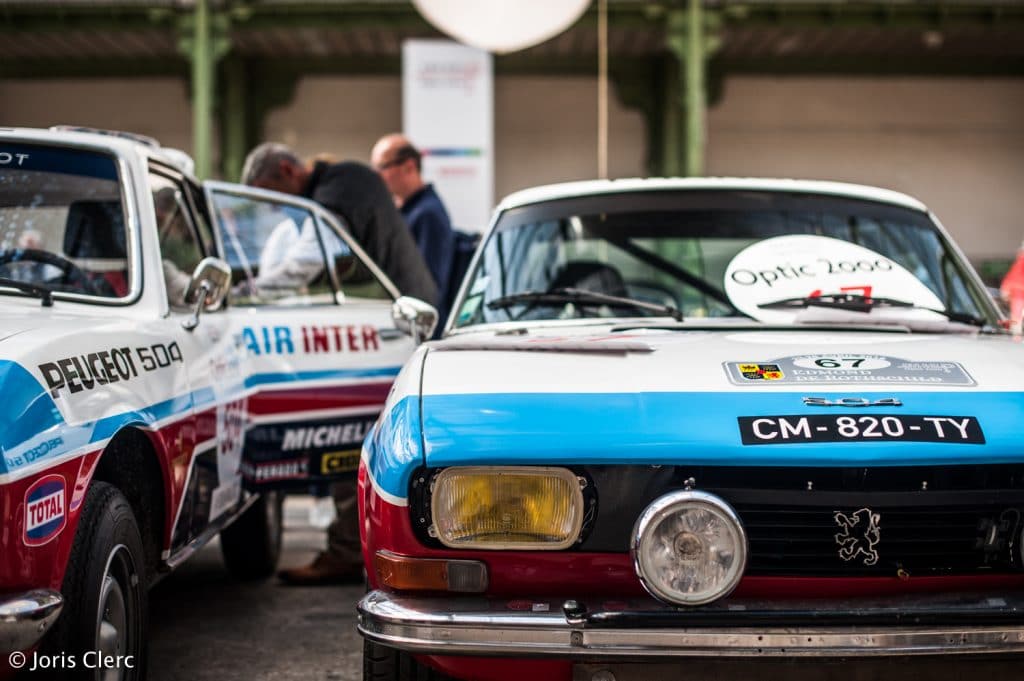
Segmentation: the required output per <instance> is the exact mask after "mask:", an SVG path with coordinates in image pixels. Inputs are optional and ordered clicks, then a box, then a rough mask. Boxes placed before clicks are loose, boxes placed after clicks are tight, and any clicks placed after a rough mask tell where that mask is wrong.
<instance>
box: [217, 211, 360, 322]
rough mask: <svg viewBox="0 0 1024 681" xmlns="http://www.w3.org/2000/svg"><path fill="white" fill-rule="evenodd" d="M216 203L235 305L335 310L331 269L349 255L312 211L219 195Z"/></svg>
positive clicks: (340, 242) (343, 245) (341, 243)
mask: <svg viewBox="0 0 1024 681" xmlns="http://www.w3.org/2000/svg"><path fill="white" fill-rule="evenodd" d="M213 202H214V207H215V211H216V219H217V224H218V228H219V229H220V230H221V239H222V242H223V244H224V251H225V256H226V258H225V259H226V260H227V263H228V264H229V265H230V266H231V270H232V283H233V287H232V292H231V296H230V298H231V301H232V303H233V304H235V305H243V306H244V305H281V306H288V305H299V304H302V305H309V304H313V305H316V304H320V305H333V304H335V303H336V301H335V298H334V287H333V281H332V274H331V272H330V270H329V269H328V268H327V262H328V256H327V255H325V253H327V254H329V255H330V260H332V261H333V259H334V258H335V257H340V256H341V255H342V254H343V253H344V252H345V250H346V248H347V247H346V246H345V244H344V243H343V242H342V241H341V240H340V239H339V238H338V237H337V236H336V235H334V234H333V233H330V232H328V231H327V230H325V229H323V228H322V227H321V226H320V225H319V223H318V221H317V219H316V216H315V215H314V214H313V213H312V212H311V211H309V210H307V209H305V208H302V207H300V206H295V205H291V204H287V203H276V202H273V201H268V200H260V199H255V198H251V197H247V196H236V195H233V194H228V193H223V192H214V193H213Z"/></svg>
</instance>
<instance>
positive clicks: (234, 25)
mask: <svg viewBox="0 0 1024 681" xmlns="http://www.w3.org/2000/svg"><path fill="white" fill-rule="evenodd" d="M678 4H680V3H674V2H672V1H671V0H669V1H662V2H648V1H644V0H610V2H609V6H610V9H609V11H610V21H609V24H610V33H609V47H610V52H611V54H612V56H613V57H615V56H619V57H644V56H649V55H653V54H657V53H659V52H664V51H665V49H666V48H665V25H664V21H663V17H664V16H665V15H666V13H667V12H669V11H670V10H671V9H672V8H673V7H674V6H675V5H678ZM195 5H196V0H113V1H110V0H34V1H32V2H25V1H24V0H19V1H15V0H0V32H2V34H3V40H0V62H2V66H0V73H2V74H3V75H4V76H8V77H10V76H15V77H16V76H18V75H19V69H21V70H23V71H25V72H32V73H37V74H38V73H42V72H44V71H46V68H45V66H46V65H45V62H47V61H54V62H55V61H57V60H67V59H68V58H74V59H84V60H98V62H102V61H103V60H106V61H107V62H114V61H116V60H124V59H129V58H130V59H131V60H134V64H135V68H137V69H140V70H146V69H149V70H152V69H153V68H154V67H155V62H157V61H160V60H179V61H181V62H182V63H184V59H185V55H184V54H183V53H182V51H181V50H180V49H179V47H180V37H181V31H182V28H183V21H184V23H187V21H185V20H187V17H188V16H189V15H190V13H191V11H192V9H193V7H194V6H195ZM704 5H705V8H706V11H707V12H709V13H711V16H713V17H714V19H713V20H714V23H715V24H716V25H715V26H714V27H713V28H714V31H715V33H716V35H717V40H718V42H719V48H718V50H717V51H716V54H715V58H716V59H717V60H719V61H722V62H725V63H729V62H733V63H735V64H736V65H737V66H742V68H744V69H746V70H750V69H754V70H756V69H757V68H758V64H760V66H759V68H763V69H765V70H771V69H772V68H773V67H782V66H784V67H785V68H786V69H792V68H793V64H794V63H796V62H800V61H805V62H807V61H808V60H826V61H828V60H832V61H833V62H835V63H836V64H837V65H838V66H842V67H843V68H844V69H849V68H850V66H851V64H849V62H850V61H851V60H856V59H868V60H869V61H868V62H867V66H865V68H869V69H870V68H880V67H882V66H884V65H883V64H881V63H879V62H880V60H883V59H909V60H913V62H914V64H913V65H907V66H912V68H914V69H916V70H921V69H926V68H928V65H929V64H932V65H933V66H934V68H937V69H939V70H943V69H944V68H953V69H955V68H956V62H958V61H959V62H961V64H962V66H961V67H962V68H968V67H967V66H966V65H964V64H963V62H964V61H965V60H968V61H973V62H975V66H974V67H973V68H975V69H977V68H978V64H977V62H978V61H979V60H980V61H981V62H984V68H987V69H992V70H996V71H1005V72H1016V73H1021V72H1024V2H1021V1H1020V0H995V1H989V2H986V1H984V0H944V1H942V2H930V1H921V0H902V1H899V0H897V1H893V0H888V1H883V0H875V1H867V0H865V1H857V2H852V1H848V0H742V1H740V0H718V1H715V0H708V1H706V2H705V3H704ZM209 6H210V10H211V12H213V15H214V17H215V18H216V19H215V22H216V23H218V24H220V26H219V28H220V30H221V32H222V33H223V34H224V37H225V38H227V39H228V40H229V41H230V44H231V50H232V52H234V53H236V54H238V55H241V56H244V57H253V58H274V59H277V58H292V59H306V60H335V61H336V62H337V64H336V66H337V69H338V70H342V71H358V70H359V69H358V65H355V64H346V63H345V61H346V60H349V59H360V60H363V62H364V67H363V68H365V69H367V70H369V71H374V70H388V69H391V68H394V64H393V63H392V62H391V61H388V62H385V63H384V64H377V65H374V64H373V63H372V61H371V60H372V59H376V58H383V59H385V60H395V59H397V58H398V57H399V54H400V50H401V44H402V41H403V40H405V39H408V38H421V37H442V36H441V35H440V34H439V33H438V32H437V31H435V30H434V29H433V28H432V27H431V26H429V25H428V24H427V23H426V21H424V20H423V19H422V18H421V17H420V16H419V15H418V14H417V13H416V11H415V9H414V8H413V6H412V3H411V2H408V1H406V0H370V1H367V0H318V1H310V0H251V1H249V2H238V1H228V0H220V1H218V0H211V1H210V2H209ZM595 27H596V19H595V18H594V12H593V10H591V11H590V12H589V13H588V14H587V15H586V16H585V17H584V18H583V19H582V20H581V21H579V22H578V23H577V24H576V25H575V26H574V27H572V28H571V29H569V30H568V31H566V32H564V33H562V34H561V35H558V36H556V37H554V38H552V39H551V40H549V41H547V42H545V43H543V44H541V45H538V46H536V47H534V48H531V49H528V50H525V51H523V52H520V53H517V54H515V55H508V56H503V57H499V58H498V64H499V66H500V65H501V64H502V63H509V64H516V63H522V64H529V63H530V62H531V61H534V60H546V59H550V58H552V57H554V58H557V59H561V60H564V61H566V62H568V61H571V60H572V59H574V58H580V57H586V56H589V55H593V54H595V53H596V51H597V32H596V28H595ZM139 60H142V61H139ZM766 60H767V61H766ZM844 61H845V62H847V63H846V64H844V63H843V62H844ZM18 62H20V64H19V63H18ZM52 66H53V68H54V69H56V70H60V69H59V67H58V65H57V64H53V65H52ZM96 66H98V67H102V66H104V65H103V64H102V63H97V64H96ZM165 66H166V65H165ZM554 66H555V67H556V68H557V67H558V64H557V63H556V64H555V65H554ZM825 66H827V65H825ZM88 67H89V65H88V64H85V65H81V64H80V65H78V66H77V67H75V68H77V69H82V68H88ZM807 67H808V68H809V69H811V70H816V69H817V68H822V67H820V66H819V67H816V66H815V65H814V64H813V63H808V64H807ZM891 67H892V68H899V65H896V64H893V65H891ZM75 68H71V69H69V70H70V71H72V72H74V71H75ZM131 68H132V64H130V63H123V64H122V70H128V71H130V70H131ZM100 70H103V69H102V68H101V69H100Z"/></svg>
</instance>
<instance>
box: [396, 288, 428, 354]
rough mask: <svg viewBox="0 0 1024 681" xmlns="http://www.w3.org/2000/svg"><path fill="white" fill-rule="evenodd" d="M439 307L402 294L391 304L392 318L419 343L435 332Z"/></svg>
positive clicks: (399, 327) (401, 329)
mask: <svg viewBox="0 0 1024 681" xmlns="http://www.w3.org/2000/svg"><path fill="white" fill-rule="evenodd" d="M437 317H438V314H437V309H436V308H435V307H434V306H433V305H430V304H428V303H425V302H423V301H422V300H420V299H418V298H413V297H411V296H402V297H401V298H399V299H398V300H396V301H395V302H394V304H392V305H391V319H393V320H394V322H395V326H396V327H398V329H399V330H400V331H402V332H403V333H406V334H408V335H410V336H412V338H413V340H414V341H416V343H417V344H419V343H422V342H423V341H425V340H426V339H428V338H430V337H431V336H432V335H433V334H434V327H436V326H437Z"/></svg>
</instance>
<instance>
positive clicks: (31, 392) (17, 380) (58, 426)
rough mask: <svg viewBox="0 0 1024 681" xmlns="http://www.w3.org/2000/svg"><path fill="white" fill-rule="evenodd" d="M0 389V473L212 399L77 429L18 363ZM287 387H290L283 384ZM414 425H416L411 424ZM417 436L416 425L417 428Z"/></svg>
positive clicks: (187, 400) (255, 381)
mask: <svg viewBox="0 0 1024 681" xmlns="http://www.w3.org/2000/svg"><path fill="white" fill-rule="evenodd" d="M398 371H399V367H381V368H376V369H332V370H325V371H299V372H291V373H265V374H254V375H252V376H250V377H249V378H247V379H246V380H245V382H244V386H243V385H242V384H238V385H235V386H231V387H227V386H219V387H218V392H219V391H224V392H225V393H226V394H237V393H240V392H241V391H242V390H243V389H244V388H249V387H256V386H267V385H272V384H289V383H291V384H294V383H301V382H303V381H314V380H324V379H353V378H373V377H378V376H379V377H385V378H394V377H395V376H397V375H398ZM0 386H2V387H3V395H4V403H5V408H4V409H2V410H0V454H2V456H0V473H9V472H13V471H15V470H17V469H18V468H21V467H24V466H26V465H28V464H30V463H36V462H37V461H42V460H46V459H52V458H56V457H59V456H61V455H63V454H67V453H69V452H71V451H74V450H75V449H78V448H80V447H84V446H88V445H90V444H93V443H96V442H102V441H104V440H106V439H108V438H110V437H112V436H113V435H114V434H115V433H117V431H118V430H120V429H121V428H123V427H125V426H128V425H133V424H141V425H152V424H154V423H157V422H159V421H162V420H165V419H168V418H172V417H175V416H180V415H183V414H186V413H187V412H188V411H189V409H192V408H196V409H201V408H204V407H208V406H212V405H213V404H214V403H216V402H217V401H218V399H217V394H216V393H215V392H214V390H213V388H209V387H207V388H200V389H198V390H195V391H192V392H190V393H184V394H182V395H178V396H176V397H172V398H171V399H168V400H163V401H161V402H157V403H155V404H151V405H148V406H145V407H142V408H139V409H135V410H131V411H126V412H122V413H119V414H114V415H112V416H106V417H104V418H101V419H98V420H96V421H89V422H86V423H82V424H80V425H75V426H70V425H68V424H67V423H66V422H65V421H64V419H63V417H62V416H61V414H60V411H59V410H58V409H57V406H56V404H54V401H53V399H52V398H51V397H50V394H49V392H47V390H46V389H45V388H43V386H42V385H41V384H40V383H39V381H37V380H36V379H35V377H34V376H32V374H31V373H29V371H28V370H27V369H25V368H24V367H22V366H21V365H20V364H18V363H16V362H12V361H10V360H0ZM288 387H291V386H288ZM417 423H418V422H417ZM417 432H418V427H417ZM44 433H45V434H46V436H47V437H50V438H53V437H58V436H59V438H60V444H59V445H58V446H55V447H53V448H50V449H48V451H47V452H46V454H45V455H43V456H41V457H40V458H39V459H37V460H35V461H22V462H20V463H19V462H17V461H16V459H15V456H14V455H12V450H16V449H17V448H18V447H19V446H22V445H24V444H25V443H27V442H29V441H31V440H33V439H35V438H39V437H40V436H41V435H43V434H44Z"/></svg>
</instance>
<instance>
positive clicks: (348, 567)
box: [277, 551, 363, 586]
mask: <svg viewBox="0 0 1024 681" xmlns="http://www.w3.org/2000/svg"><path fill="white" fill-rule="evenodd" d="M277 576H278V578H280V579H281V581H282V582H284V583H285V584H291V585H294V586H317V585H320V584H356V583H358V582H361V581H363V564H362V563H355V564H353V563H349V562H347V561H343V560H341V559H339V558H336V557H335V556H332V555H331V554H330V553H327V552H326V551H325V552H323V553H321V554H320V555H318V556H317V557H316V558H315V559H314V560H313V562H312V563H310V564H309V565H306V566H304V567H297V568H290V569H288V570H281V571H280V572H278V573H277Z"/></svg>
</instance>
